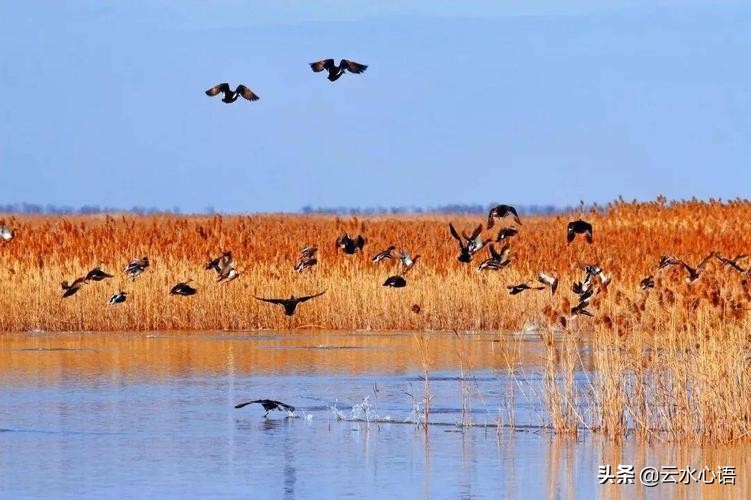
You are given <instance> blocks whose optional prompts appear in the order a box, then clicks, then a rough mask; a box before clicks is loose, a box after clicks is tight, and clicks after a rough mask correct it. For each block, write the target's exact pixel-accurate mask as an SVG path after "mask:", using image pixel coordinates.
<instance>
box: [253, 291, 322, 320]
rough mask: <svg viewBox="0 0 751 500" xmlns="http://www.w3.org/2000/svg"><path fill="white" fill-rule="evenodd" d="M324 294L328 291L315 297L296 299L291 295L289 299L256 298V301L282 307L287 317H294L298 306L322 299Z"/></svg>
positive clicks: (308, 296)
mask: <svg viewBox="0 0 751 500" xmlns="http://www.w3.org/2000/svg"><path fill="white" fill-rule="evenodd" d="M324 293H326V290H324V291H322V292H321V293H317V294H315V295H306V296H304V297H295V296H294V295H290V297H289V298H288V299H266V298H263V297H256V300H261V301H263V302H268V303H270V304H277V305H280V306H282V307H284V314H285V315H287V316H292V315H294V314H295V310H296V309H297V306H298V304H302V303H303V302H307V301H308V300H310V299H314V298H316V297H320V296H321V295H323V294H324Z"/></svg>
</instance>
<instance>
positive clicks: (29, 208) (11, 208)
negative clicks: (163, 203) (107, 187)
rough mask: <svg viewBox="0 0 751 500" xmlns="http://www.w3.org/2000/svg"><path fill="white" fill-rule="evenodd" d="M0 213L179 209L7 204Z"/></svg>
mask: <svg viewBox="0 0 751 500" xmlns="http://www.w3.org/2000/svg"><path fill="white" fill-rule="evenodd" d="M0 213H7V214H32V215H73V214H78V215H97V214H106V213H132V214H139V215H149V214H179V213H180V208H179V207H173V208H172V209H171V210H165V209H163V208H157V207H133V208H128V209H123V208H115V207H101V206H99V205H83V206H81V207H78V208H75V207H70V206H65V205H49V204H48V205H40V204H36V203H9V204H5V205H0Z"/></svg>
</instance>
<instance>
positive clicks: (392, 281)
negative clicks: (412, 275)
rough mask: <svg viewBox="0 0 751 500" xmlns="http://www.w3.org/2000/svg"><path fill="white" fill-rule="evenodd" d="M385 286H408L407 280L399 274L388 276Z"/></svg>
mask: <svg viewBox="0 0 751 500" xmlns="http://www.w3.org/2000/svg"><path fill="white" fill-rule="evenodd" d="M383 286H390V287H391V288H404V287H405V286H407V280H406V279H404V277H402V276H399V275H398V274H397V275H394V276H389V277H388V278H386V281H384V282H383Z"/></svg>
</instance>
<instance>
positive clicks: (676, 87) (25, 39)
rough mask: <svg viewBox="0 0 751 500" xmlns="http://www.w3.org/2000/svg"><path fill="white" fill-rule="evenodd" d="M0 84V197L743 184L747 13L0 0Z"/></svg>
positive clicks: (749, 157) (640, 194)
mask: <svg viewBox="0 0 751 500" xmlns="http://www.w3.org/2000/svg"><path fill="white" fill-rule="evenodd" d="M603 4H605V5H607V7H603ZM326 57H334V58H337V59H339V58H342V57H345V58H351V59H354V60H356V61H360V62H362V63H365V64H368V65H369V66H370V67H369V69H368V71H367V72H366V73H365V74H363V75H361V76H357V75H349V74H348V75H345V76H344V77H342V78H341V79H340V80H339V81H337V82H335V83H333V84H332V83H330V82H328V81H327V80H326V79H325V76H324V75H322V74H313V73H312V72H311V71H310V69H309V68H308V66H307V63H308V62H311V61H314V60H316V59H321V58H326ZM223 81H228V82H230V83H231V84H233V85H234V84H236V83H245V84H247V85H248V86H249V87H250V88H252V89H253V90H254V91H256V92H257V93H258V94H259V95H260V97H261V100H260V101H258V102H256V103H250V102H247V101H242V102H239V101H238V102H236V103H235V104H232V105H225V104H223V103H222V102H221V101H220V100H219V98H213V99H211V98H208V97H206V96H205V95H204V94H203V92H204V90H205V89H207V88H209V87H210V86H213V85H214V84H216V83H219V82H223ZM0 90H2V98H1V99H0V186H1V187H2V191H1V192H2V197H0V202H2V203H16V202H24V201H26V202H32V203H41V204H47V203H51V204H57V205H72V206H80V205H84V204H94V205H96V204H99V205H108V206H117V207H131V206H135V205H144V206H158V207H163V208H170V207H173V206H179V207H180V208H181V209H182V210H183V211H199V210H203V209H204V208H205V207H208V206H213V207H215V208H216V209H217V210H222V211H232V212H256V211H294V210H298V209H299V208H300V207H302V206H303V205H307V204H311V205H314V206H334V205H347V206H356V207H364V206H375V205H386V206H390V205H416V206H434V205H441V204H448V203H481V204H486V203H490V202H491V201H498V202H509V203H516V204H522V205H524V204H555V205H575V204H577V203H578V202H579V200H582V199H583V200H585V201H587V202H604V201H609V200H611V199H614V198H616V197H617V196H618V195H623V196H624V197H625V198H627V199H630V198H639V199H652V198H654V197H655V196H657V195H658V194H661V193H662V194H665V195H666V196H668V197H669V198H687V197H691V196H697V197H701V198H707V197H723V198H732V197H736V196H742V197H749V196H750V195H751V193H750V191H751V6H744V3H743V2H740V1H738V2H735V1H730V0H727V1H722V0H720V1H711V2H710V1H707V2H702V1H698V0H694V1H692V0H685V1H677V0H675V1H657V0H649V1H639V0H631V1H627V0H623V1H618V0H613V1H609V2H602V1H600V0H596V1H595V0H592V1H586V0H572V1H567V2H561V1H560V0H550V1H543V0H537V1H535V0H524V1H522V0H515V1H505V2H504V1H486V2H457V1H455V0H452V1H448V0H431V1H416V2H411V3H408V2H402V1H392V0H387V1H383V0H382V1H375V0H373V1H364V0H328V1H325V2H312V1H304V0H300V1H289V0H288V1H275V2H266V1H263V2H248V1H239V0H237V1H234V0H232V1H230V0H228V1H209V0H182V1H179V2H178V1H177V0H175V1H164V0H152V1H146V0H129V1H123V2H109V1H107V2H105V1H81V0H69V1H65V2H59V1H49V2H24V1H17V2H13V1H5V2H0Z"/></svg>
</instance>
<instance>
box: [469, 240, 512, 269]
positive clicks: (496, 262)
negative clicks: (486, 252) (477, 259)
mask: <svg viewBox="0 0 751 500" xmlns="http://www.w3.org/2000/svg"><path fill="white" fill-rule="evenodd" d="M510 248H511V247H510V246H509V244H508V243H506V244H505V245H504V246H503V248H501V251H500V252H498V251H497V250H496V249H495V247H494V246H493V244H492V243H491V244H490V247H489V249H490V257H489V258H487V259H485V260H484V261H482V263H481V264H480V265H479V266H478V267H477V271H478V272H479V271H484V270H486V269H487V270H490V271H498V270H499V269H503V268H504V267H506V266H508V265H509V263H510V262H511V259H510V258H509V253H510Z"/></svg>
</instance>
